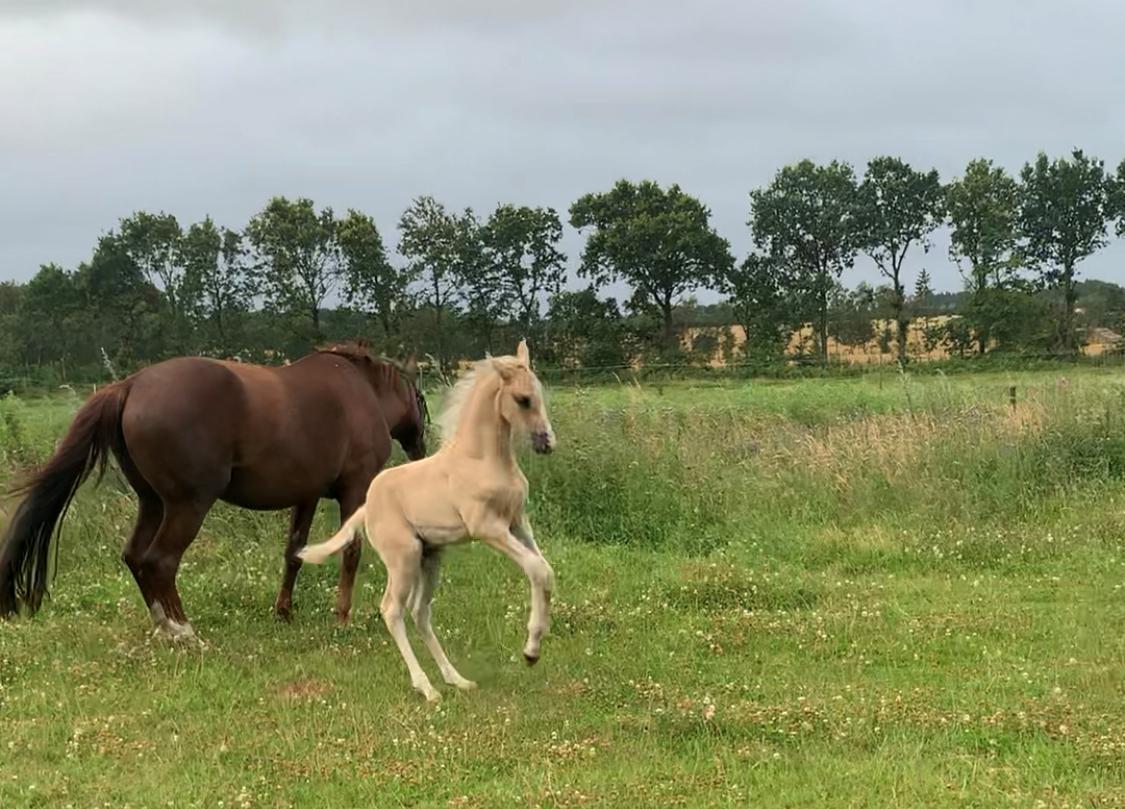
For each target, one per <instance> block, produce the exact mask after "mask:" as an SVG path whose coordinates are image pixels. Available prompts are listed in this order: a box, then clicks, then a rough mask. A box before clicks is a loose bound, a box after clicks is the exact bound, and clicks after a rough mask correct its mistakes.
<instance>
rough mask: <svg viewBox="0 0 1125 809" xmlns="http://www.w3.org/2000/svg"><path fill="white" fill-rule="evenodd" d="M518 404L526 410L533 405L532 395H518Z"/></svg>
mask: <svg viewBox="0 0 1125 809" xmlns="http://www.w3.org/2000/svg"><path fill="white" fill-rule="evenodd" d="M516 404H518V405H519V406H520V407H522V408H523V409H524V410H527V409H528V408H529V407H531V397H530V396H517V397H516Z"/></svg>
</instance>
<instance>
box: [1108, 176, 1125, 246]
mask: <svg viewBox="0 0 1125 809" xmlns="http://www.w3.org/2000/svg"><path fill="white" fill-rule="evenodd" d="M1107 202H1108V213H1109V216H1110V217H1111V218H1112V219H1116V220H1117V227H1116V230H1117V235H1118V236H1125V160H1122V161H1121V162H1120V163H1119V164H1118V166H1117V174H1116V175H1115V176H1114V177H1113V179H1112V181H1111V182H1110V183H1109V194H1108V197H1107Z"/></svg>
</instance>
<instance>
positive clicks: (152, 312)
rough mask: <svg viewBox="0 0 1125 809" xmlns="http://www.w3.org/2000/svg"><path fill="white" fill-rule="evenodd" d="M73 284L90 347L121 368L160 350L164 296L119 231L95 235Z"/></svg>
mask: <svg viewBox="0 0 1125 809" xmlns="http://www.w3.org/2000/svg"><path fill="white" fill-rule="evenodd" d="M75 283H76V284H77V286H78V288H79V290H80V291H81V294H82V296H83V304H82V311H83V313H85V315H86V317H87V318H88V323H87V324H86V328H87V329H88V332H87V333H88V335H89V338H90V342H91V343H92V345H90V346H89V348H90V349H91V350H93V351H98V350H100V349H103V348H104V349H105V350H106V352H107V353H109V354H110V355H112V356H113V358H114V360H115V361H116V363H117V365H118V367H119V368H120V369H122V370H124V369H128V368H130V367H132V366H133V365H134V364H135V363H136V362H137V361H138V360H142V359H154V358H155V357H157V356H159V355H160V353H161V349H162V348H163V347H166V346H162V343H164V342H166V340H167V334H166V329H164V328H162V326H163V325H165V324H164V323H162V321H161V317H160V314H161V304H162V303H167V299H164V300H162V298H161V293H160V290H158V289H157V288H156V286H154V285H153V284H152V283H151V282H150V281H149V280H148V279H146V278H145V273H144V272H143V271H142V269H141V268H140V267H139V266H138V265H137V263H136V262H135V261H134V260H133V257H132V254H131V252H130V250H129V249H128V248H127V247H126V246H125V244H124V242H123V240H122V239H121V237H120V236H118V235H117V234H114V233H109V234H106V235H104V236H102V237H101V238H100V239H98V244H97V246H96V247H95V248H94V253H93V255H92V256H91V257H90V260H89V261H86V262H83V263H81V264H79V265H78V269H77V271H76V273H75ZM174 347H175V346H174Z"/></svg>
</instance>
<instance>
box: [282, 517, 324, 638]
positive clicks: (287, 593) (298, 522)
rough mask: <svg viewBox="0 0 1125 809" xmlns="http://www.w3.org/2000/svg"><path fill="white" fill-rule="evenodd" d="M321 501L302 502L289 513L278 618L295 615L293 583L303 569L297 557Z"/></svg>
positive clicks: (306, 539)
mask: <svg viewBox="0 0 1125 809" xmlns="http://www.w3.org/2000/svg"><path fill="white" fill-rule="evenodd" d="M318 502H319V501H318V500H313V501H311V502H308V503H301V504H300V505H298V506H296V507H295V508H294V509H293V511H292V512H290V514H289V542H288V544H287V545H286V546H285V573H283V574H282V576H281V589H280V590H279V591H278V593H277V601H276V602H274V605H273V612H274V615H276V616H277V617H278V618H281V619H282V620H285V621H288V620H289V619H290V618H291V617H292V615H293V585H294V584H295V583H296V581H297V573H298V572H299V571H300V570H301V560H300V559H298V558H297V551H299V550H301V548H303V547H305V543H306V542H308V541H309V527H310V526H312V521H313V517H315V516H316V505H317V503H318Z"/></svg>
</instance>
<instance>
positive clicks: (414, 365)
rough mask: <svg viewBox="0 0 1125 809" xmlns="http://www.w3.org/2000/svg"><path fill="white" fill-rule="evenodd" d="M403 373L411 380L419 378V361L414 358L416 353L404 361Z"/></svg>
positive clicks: (412, 353)
mask: <svg viewBox="0 0 1125 809" xmlns="http://www.w3.org/2000/svg"><path fill="white" fill-rule="evenodd" d="M402 372H403V373H404V374H406V375H407V376H408V377H410V378H411V379H415V378H416V377H417V376H418V360H417V358H416V357H415V356H414V352H411V353H410V356H409V357H407V358H406V359H405V360H404V361H403V363H402Z"/></svg>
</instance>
